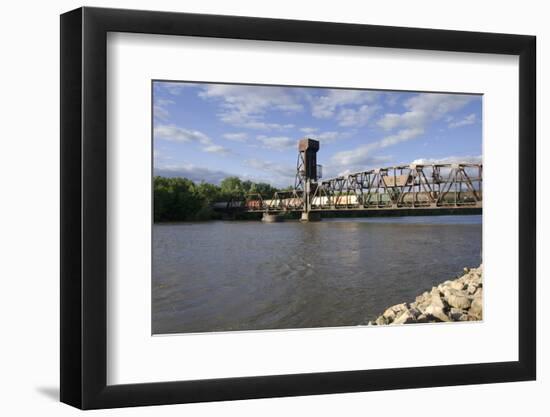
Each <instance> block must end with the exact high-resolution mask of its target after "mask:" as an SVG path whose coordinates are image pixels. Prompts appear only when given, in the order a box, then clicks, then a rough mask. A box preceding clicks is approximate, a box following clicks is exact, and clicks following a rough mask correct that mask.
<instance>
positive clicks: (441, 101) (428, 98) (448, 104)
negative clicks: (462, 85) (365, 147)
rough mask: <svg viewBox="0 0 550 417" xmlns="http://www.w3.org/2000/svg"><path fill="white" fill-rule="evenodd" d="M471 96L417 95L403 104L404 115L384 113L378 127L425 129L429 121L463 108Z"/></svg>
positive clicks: (387, 128)
mask: <svg viewBox="0 0 550 417" xmlns="http://www.w3.org/2000/svg"><path fill="white" fill-rule="evenodd" d="M472 99H473V97H472V96H467V95H459V94H435V93H434V94H430V93H421V94H418V95H416V96H414V97H412V98H410V99H408V100H406V101H405V103H403V105H404V106H405V108H407V111H406V112H404V113H386V114H385V115H384V116H383V117H382V118H381V119H380V120H379V121H378V125H379V126H380V127H382V128H383V129H386V130H391V129H395V128H422V129H423V128H425V126H426V124H427V123H428V122H430V121H434V120H439V119H441V118H442V117H444V116H445V115H447V113H450V112H452V111H456V110H459V109H461V108H462V107H464V106H465V105H466V104H468V103H469V102H470V101H471V100H472Z"/></svg>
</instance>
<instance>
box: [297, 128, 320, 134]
mask: <svg viewBox="0 0 550 417" xmlns="http://www.w3.org/2000/svg"><path fill="white" fill-rule="evenodd" d="M318 130H319V128H317V127H302V128H300V131H302V132H303V133H305V134H306V135H308V134H311V133H314V132H317V131H318Z"/></svg>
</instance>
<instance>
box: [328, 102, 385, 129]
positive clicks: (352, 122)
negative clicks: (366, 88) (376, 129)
mask: <svg viewBox="0 0 550 417" xmlns="http://www.w3.org/2000/svg"><path fill="white" fill-rule="evenodd" d="M379 108H380V107H379V106H376V105H367V104H364V105H362V106H361V107H359V108H358V109H356V110H355V109H350V108H345V109H342V110H340V112H339V113H338V116H337V120H338V124H339V125H340V126H345V127H351V126H357V127H359V126H365V125H366V124H367V122H368V121H369V120H370V119H371V117H372V116H373V115H374V113H376V111H377V110H378V109H379Z"/></svg>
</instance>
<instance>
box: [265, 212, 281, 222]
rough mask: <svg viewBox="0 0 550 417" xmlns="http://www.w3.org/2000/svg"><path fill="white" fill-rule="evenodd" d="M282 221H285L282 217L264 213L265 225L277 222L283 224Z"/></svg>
mask: <svg viewBox="0 0 550 417" xmlns="http://www.w3.org/2000/svg"><path fill="white" fill-rule="evenodd" d="M282 221H283V218H282V216H280V215H278V214H272V213H264V214H263V215H262V222H265V223H276V222H282Z"/></svg>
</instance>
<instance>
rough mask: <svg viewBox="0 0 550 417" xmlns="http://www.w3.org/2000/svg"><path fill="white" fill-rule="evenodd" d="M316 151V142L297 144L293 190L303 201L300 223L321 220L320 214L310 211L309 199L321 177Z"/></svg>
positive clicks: (317, 142) (301, 140)
mask: <svg viewBox="0 0 550 417" xmlns="http://www.w3.org/2000/svg"><path fill="white" fill-rule="evenodd" d="M318 151H319V141H318V140H314V139H309V138H304V139H300V141H299V142H298V161H297V163H296V179H295V182H294V189H295V190H297V191H301V196H302V200H303V211H302V217H301V220H302V221H318V220H321V213H319V212H312V211H311V199H312V196H313V194H314V193H315V190H316V188H317V180H318V179H320V178H321V177H322V167H321V165H317V152H318Z"/></svg>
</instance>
